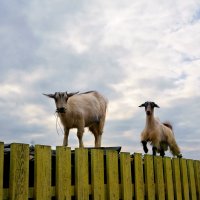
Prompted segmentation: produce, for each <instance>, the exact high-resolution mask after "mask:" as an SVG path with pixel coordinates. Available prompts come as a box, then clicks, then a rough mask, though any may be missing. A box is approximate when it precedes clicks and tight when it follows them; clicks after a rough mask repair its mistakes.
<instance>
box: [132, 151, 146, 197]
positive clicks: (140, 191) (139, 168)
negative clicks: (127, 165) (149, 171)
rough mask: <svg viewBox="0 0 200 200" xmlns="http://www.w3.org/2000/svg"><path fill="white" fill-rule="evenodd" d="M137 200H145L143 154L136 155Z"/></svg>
mask: <svg viewBox="0 0 200 200" xmlns="http://www.w3.org/2000/svg"><path fill="white" fill-rule="evenodd" d="M134 177H135V199H136V200H144V191H145V190H144V175H143V163H142V154H140V153H135V154H134Z"/></svg>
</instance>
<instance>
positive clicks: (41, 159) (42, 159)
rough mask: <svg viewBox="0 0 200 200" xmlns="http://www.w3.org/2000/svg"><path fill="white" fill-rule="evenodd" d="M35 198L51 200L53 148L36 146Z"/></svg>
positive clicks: (37, 199)
mask: <svg viewBox="0 0 200 200" xmlns="http://www.w3.org/2000/svg"><path fill="white" fill-rule="evenodd" d="M34 197H35V199H36V200H41V199H42V200H50V199H51V147H50V146H44V145H36V146H35V163H34Z"/></svg>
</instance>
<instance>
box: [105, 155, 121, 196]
mask: <svg viewBox="0 0 200 200" xmlns="http://www.w3.org/2000/svg"><path fill="white" fill-rule="evenodd" d="M106 171H107V174H106V175H107V199H108V200H117V199H119V170H118V152H117V151H106Z"/></svg>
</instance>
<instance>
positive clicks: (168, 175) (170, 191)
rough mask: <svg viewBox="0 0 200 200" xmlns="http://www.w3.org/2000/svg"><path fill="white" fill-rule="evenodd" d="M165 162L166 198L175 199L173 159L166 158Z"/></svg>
mask: <svg viewBox="0 0 200 200" xmlns="http://www.w3.org/2000/svg"><path fill="white" fill-rule="evenodd" d="M163 162H164V178H165V184H166V198H167V199H168V200H173V199H174V188H173V178H172V163H171V158H168V157H165V158H164V159H163Z"/></svg>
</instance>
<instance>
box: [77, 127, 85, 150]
mask: <svg viewBox="0 0 200 200" xmlns="http://www.w3.org/2000/svg"><path fill="white" fill-rule="evenodd" d="M83 133H84V128H81V129H78V132H77V137H78V140H79V147H80V148H81V147H84V145H83Z"/></svg>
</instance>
